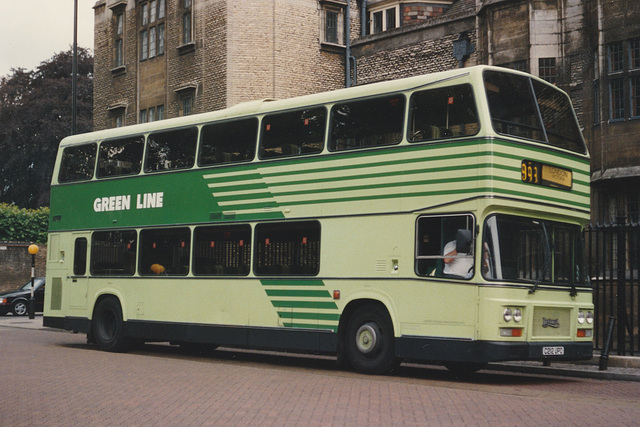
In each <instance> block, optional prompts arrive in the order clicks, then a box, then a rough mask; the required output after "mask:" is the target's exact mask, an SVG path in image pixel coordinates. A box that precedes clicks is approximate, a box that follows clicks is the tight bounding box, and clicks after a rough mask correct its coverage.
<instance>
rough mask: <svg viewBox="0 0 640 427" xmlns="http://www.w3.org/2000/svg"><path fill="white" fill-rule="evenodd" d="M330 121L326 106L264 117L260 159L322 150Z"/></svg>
mask: <svg viewBox="0 0 640 427" xmlns="http://www.w3.org/2000/svg"><path fill="white" fill-rule="evenodd" d="M326 122H327V110H325V108H324V107H319V108H310V109H306V110H297V111H288V112H286V113H277V114H270V115H267V116H265V117H264V118H263V119H262V142H261V144H260V158H262V159H265V158H271V157H283V156H294V155H297V154H314V153H319V152H321V151H322V148H323V146H324V133H325V127H326V125H325V124H326Z"/></svg>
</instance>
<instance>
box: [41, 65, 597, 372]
mask: <svg viewBox="0 0 640 427" xmlns="http://www.w3.org/2000/svg"><path fill="white" fill-rule="evenodd" d="M589 208H590V207H589V156H588V152H587V149H586V147H585V143H584V141H583V139H582V136H581V133H580V129H579V127H578V123H577V120H576V117H575V114H574V112H573V109H572V106H571V103H570V100H569V98H568V96H567V95H566V94H565V93H564V92H562V91H561V90H559V89H558V88H556V87H554V86H552V85H550V84H548V83H546V82H544V81H543V80H540V79H538V78H536V77H533V76H530V75H528V74H525V73H521V72H517V71H511V70H507V69H502V68H496V67H488V66H477V67H472V68H467V69H457V70H452V71H447V72H442V73H436V74H431V75H424V76H419V77H412V78H407V79H402V80H396V81H389V82H383V83H377V84H371V85H367V86H360V87H353V88H348V89H342V90H337V91H333V92H328V93H321V94H314V95H308V96H303V97H298V98H292V99H285V100H277V101H255V102H248V103H243V104H239V105H236V106H234V107H231V108H228V109H225V110H221V111H215V112H210V113H205V114H199V115H192V116H187V117H181V118H176V119H169V120H163V121H158V122H154V123H147V124H139V125H134V126H128V127H124V128H117V129H109V130H104V131H98V132H94V133H88V134H84V135H76V136H70V137H68V138H65V139H64V140H63V141H62V142H61V144H60V149H59V151H58V156H57V160H56V165H55V170H54V173H53V178H52V187H51V218H50V232H49V241H48V261H47V273H46V275H47V277H46V282H47V286H46V306H45V313H44V324H45V326H49V327H55V328H62V329H67V330H73V331H78V332H83V333H86V334H87V336H88V339H89V341H90V342H93V343H95V345H96V346H97V347H99V348H101V349H103V350H107V351H124V350H125V349H127V348H128V346H129V345H130V344H131V343H133V342H152V341H157V342H170V343H174V344H180V345H182V346H185V347H193V346H196V345H206V346H209V347H212V346H232V347H233V346H235V347H246V348H257V349H275V350H287V351H298V352H310V353H317V354H334V355H337V356H338V360H339V361H340V362H342V363H344V364H348V365H351V366H352V367H353V368H355V369H356V370H357V371H360V372H365V373H382V372H386V371H388V370H389V369H391V368H392V367H393V366H394V365H395V364H396V363H398V361H400V360H420V361H426V362H429V363H438V364H444V365H445V366H447V367H449V368H451V369H455V370H463V371H473V370H477V369H479V368H481V367H482V366H483V365H484V364H486V363H488V362H495V361H508V360H579V359H588V358H590V357H591V356H592V335H593V305H592V290H591V287H590V283H589V279H588V277H587V269H586V268H585V264H584V254H583V245H582V235H581V230H582V227H583V226H584V225H585V224H586V223H587V222H588V220H589Z"/></svg>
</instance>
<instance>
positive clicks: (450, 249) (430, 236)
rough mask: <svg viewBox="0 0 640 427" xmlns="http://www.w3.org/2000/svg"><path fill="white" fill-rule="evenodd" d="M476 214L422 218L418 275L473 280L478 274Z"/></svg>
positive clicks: (416, 266) (417, 260)
mask: <svg viewBox="0 0 640 427" xmlns="http://www.w3.org/2000/svg"><path fill="white" fill-rule="evenodd" d="M474 230H475V220H474V217H473V216H472V215H469V214H461V215H438V216H422V217H420V218H418V221H417V224H416V252H415V255H416V261H415V271H416V274H417V275H418V276H425V277H449V278H463V279H470V278H471V277H472V276H473V272H474V257H473V243H472V241H473V235H474V232H473V231H474Z"/></svg>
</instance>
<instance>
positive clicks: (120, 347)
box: [92, 297, 129, 352]
mask: <svg viewBox="0 0 640 427" xmlns="http://www.w3.org/2000/svg"><path fill="white" fill-rule="evenodd" d="M92 332H93V341H94V343H95V345H96V346H97V347H98V348H100V349H101V350H105V351H111V352H122V351H125V350H127V349H128V347H129V340H128V339H127V337H126V336H125V334H124V321H123V320H122V307H121V306H120V302H119V301H118V299H117V298H115V297H106V298H103V299H102V300H100V302H99V303H98V305H97V306H96V308H95V310H94V312H93V324H92Z"/></svg>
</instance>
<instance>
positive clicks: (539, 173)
mask: <svg viewBox="0 0 640 427" xmlns="http://www.w3.org/2000/svg"><path fill="white" fill-rule="evenodd" d="M520 168H521V173H522V176H521V178H522V182H526V183H529V184H538V185H545V186H547V187H556V188H562V189H564V190H570V189H571V186H572V185H573V172H572V171H571V170H570V169H565V168H559V167H557V166H551V165H546V164H544V163H540V162H534V161H533V160H523V161H522V164H521V166H520Z"/></svg>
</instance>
